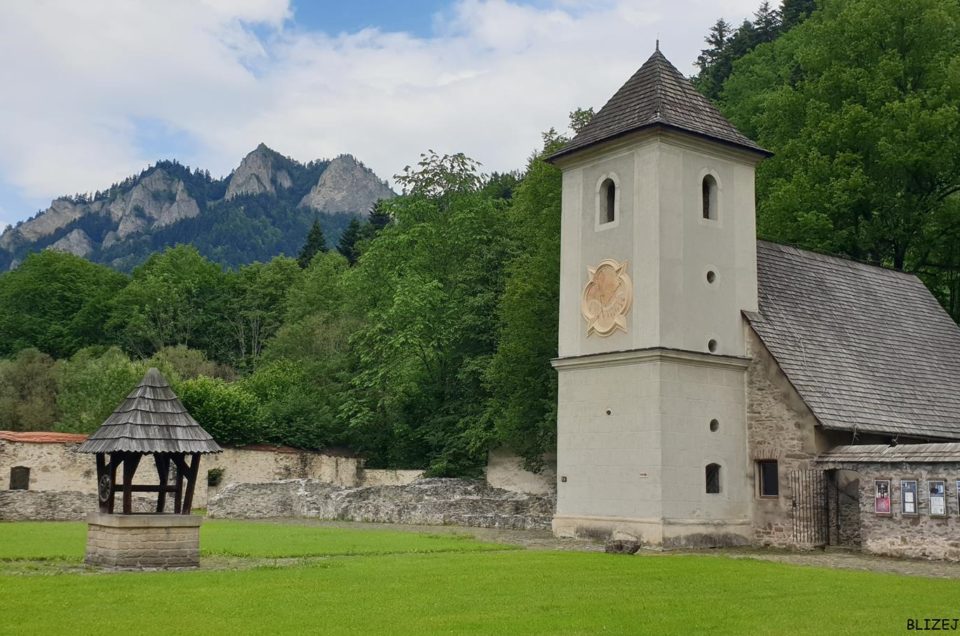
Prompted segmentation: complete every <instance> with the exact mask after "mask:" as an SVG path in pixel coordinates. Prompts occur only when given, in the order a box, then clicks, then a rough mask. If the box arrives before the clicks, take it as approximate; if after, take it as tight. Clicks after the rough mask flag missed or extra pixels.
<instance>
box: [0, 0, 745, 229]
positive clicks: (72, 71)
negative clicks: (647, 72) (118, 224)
mask: <svg viewBox="0 0 960 636" xmlns="http://www.w3.org/2000/svg"><path fill="white" fill-rule="evenodd" d="M759 4H760V0H632V1H631V0H582V1H575V0H526V1H524V0H447V1H440V0H406V1H403V2H399V1H390V0H339V1H337V2H328V1H326V0H322V1H310V0H164V1H163V2H155V1H150V0H83V2H77V1H75V0H32V1H31V2H14V1H11V0H6V1H4V2H2V3H0V86H2V87H3V89H2V91H0V122H2V123H0V229H2V228H3V227H4V226H6V225H7V224H12V223H15V222H16V221H18V220H22V219H25V218H27V217H29V216H31V215H33V214H35V213H36V212H37V210H40V209H43V208H46V207H47V206H48V205H49V204H50V201H51V200H52V199H53V198H55V197H57V196H60V195H64V194H73V193H83V192H93V191H95V190H98V189H105V188H106V187H108V186H109V185H110V184H111V183H114V182H116V181H120V180H122V179H124V178H126V177H127V176H130V175H133V174H137V173H139V172H140V171H141V170H142V169H144V168H146V167H147V166H149V165H150V164H152V163H154V162H156V161H157V160H159V159H177V160H179V161H180V162H181V163H184V164H186V165H189V166H191V167H201V168H205V169H208V170H210V172H211V173H212V174H214V175H216V176H223V175H227V174H229V173H230V171H231V170H233V169H234V168H235V167H236V166H237V164H239V162H240V160H241V159H242V158H243V156H244V155H246V154H247V153H248V152H250V151H251V150H253V149H254V148H255V147H256V146H257V144H258V143H260V142H263V143H266V144H267V145H268V146H270V147H271V148H273V149H274V150H277V151H278V152H280V153H282V154H284V155H288V156H291V157H293V158H294V159H298V160H300V161H310V160H312V159H320V158H332V157H335V156H337V155H339V154H345V153H349V154H352V155H354V156H356V157H357V158H358V159H360V160H361V161H363V162H364V163H365V164H366V165H367V166H369V167H370V168H372V169H373V170H374V172H376V173H377V174H378V175H379V176H380V177H381V178H384V179H387V180H388V181H390V182H391V183H393V179H392V177H393V175H395V174H398V173H399V172H401V171H402V170H403V168H404V166H406V165H408V164H413V163H415V162H416V161H417V160H418V158H419V155H420V153H422V152H425V151H427V150H428V149H432V150H435V151H437V152H440V153H454V152H463V153H465V154H467V155H468V156H470V157H472V158H473V159H475V160H477V161H479V162H480V163H481V164H482V166H483V170H484V171H486V172H491V171H501V172H502V171H507V170H515V169H521V168H523V166H524V165H525V163H526V161H527V159H528V158H529V156H530V155H531V153H532V152H534V151H535V150H536V149H538V148H539V147H540V145H541V133H542V132H543V131H546V130H548V129H550V128H556V129H557V130H561V131H562V130H565V129H566V125H567V114H568V113H569V112H570V111H572V110H574V109H575V108H578V107H589V106H592V107H594V108H596V109H599V108H600V107H601V106H602V105H603V104H604V102H605V101H606V100H607V99H608V98H609V97H611V96H612V95H613V93H614V92H615V91H616V90H617V88H619V87H620V86H621V85H622V84H623V83H624V82H625V81H626V80H627V78H628V77H630V75H632V74H633V72H634V71H636V69H637V68H639V67H640V65H641V64H643V62H644V61H645V60H646V59H647V58H648V57H649V56H650V54H651V53H652V52H653V50H654V45H655V41H656V40H657V39H658V38H659V40H660V48H661V50H662V51H663V53H664V55H666V56H667V58H668V59H670V60H671V61H672V62H673V63H674V64H675V65H676V66H677V67H678V68H679V69H680V70H681V71H683V72H684V73H686V74H688V75H689V74H692V73H694V72H695V67H694V62H695V61H696V58H697V55H698V54H699V52H700V49H702V48H703V46H704V45H703V37H704V36H705V35H706V33H707V31H708V30H709V28H710V26H711V25H712V24H713V23H714V22H715V21H716V20H717V18H720V17H723V18H725V19H726V20H727V21H728V22H732V23H734V24H736V23H739V22H740V21H742V20H743V19H744V18H747V17H750V16H751V15H752V13H753V11H755V10H756V7H757V6H758V5H759Z"/></svg>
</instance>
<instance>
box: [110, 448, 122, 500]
mask: <svg viewBox="0 0 960 636" xmlns="http://www.w3.org/2000/svg"><path fill="white" fill-rule="evenodd" d="M121 461H123V460H122V458H121V455H120V453H110V464H109V466H107V473H108V474H109V475H110V499H108V500H107V514H111V515H112V514H113V507H114V506H113V502H114V500H115V499H116V497H115V495H116V492H117V467H118V466H119V465H120V462H121Z"/></svg>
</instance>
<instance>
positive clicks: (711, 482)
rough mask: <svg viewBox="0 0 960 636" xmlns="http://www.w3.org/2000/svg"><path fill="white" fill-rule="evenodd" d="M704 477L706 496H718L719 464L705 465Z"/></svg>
mask: <svg viewBox="0 0 960 636" xmlns="http://www.w3.org/2000/svg"><path fill="white" fill-rule="evenodd" d="M705 476H706V483H707V494H708V495H716V494H718V493H719V492H720V464H707V468H706V471H705Z"/></svg>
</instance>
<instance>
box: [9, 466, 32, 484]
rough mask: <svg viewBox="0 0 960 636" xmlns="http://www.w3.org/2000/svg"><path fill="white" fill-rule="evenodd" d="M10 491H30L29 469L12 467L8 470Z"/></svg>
mask: <svg viewBox="0 0 960 636" xmlns="http://www.w3.org/2000/svg"><path fill="white" fill-rule="evenodd" d="M10 490H30V469H29V468H27V467H26V466H14V467H13V468H11V469H10Z"/></svg>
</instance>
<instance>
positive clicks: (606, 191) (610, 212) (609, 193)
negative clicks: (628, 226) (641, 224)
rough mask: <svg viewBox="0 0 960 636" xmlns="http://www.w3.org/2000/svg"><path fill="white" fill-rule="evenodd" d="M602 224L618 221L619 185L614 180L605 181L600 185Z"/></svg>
mask: <svg viewBox="0 0 960 636" xmlns="http://www.w3.org/2000/svg"><path fill="white" fill-rule="evenodd" d="M600 205H601V209H600V223H613V222H614V221H616V220H617V184H616V183H614V182H613V179H604V180H603V183H601V184H600Z"/></svg>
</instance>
